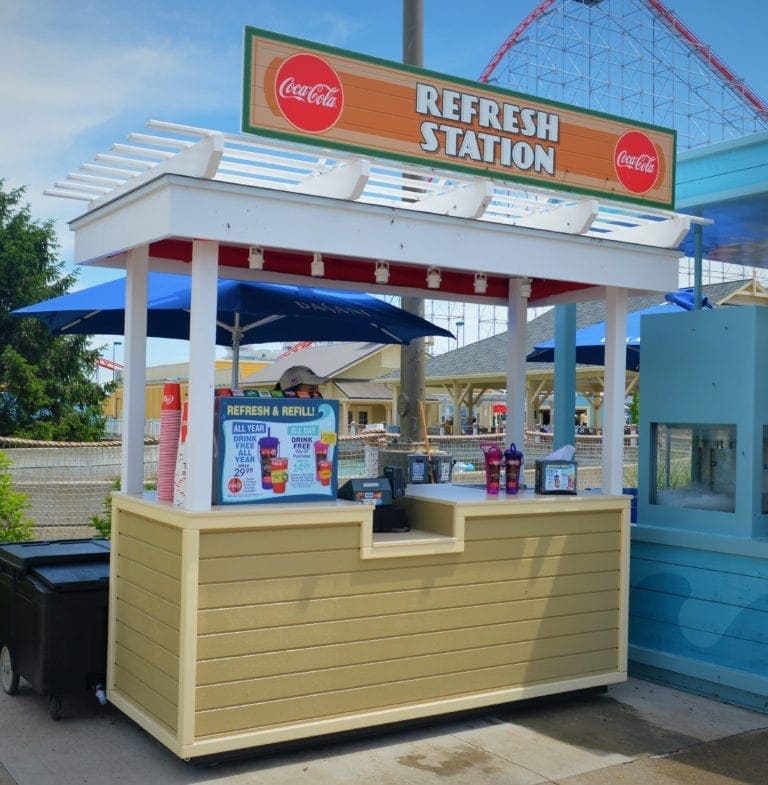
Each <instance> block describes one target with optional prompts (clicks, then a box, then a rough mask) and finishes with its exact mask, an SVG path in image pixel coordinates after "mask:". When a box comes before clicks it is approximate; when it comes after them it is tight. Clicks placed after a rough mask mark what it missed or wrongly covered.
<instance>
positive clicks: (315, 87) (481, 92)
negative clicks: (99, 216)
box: [242, 27, 675, 208]
mask: <svg viewBox="0 0 768 785" xmlns="http://www.w3.org/2000/svg"><path fill="white" fill-rule="evenodd" d="M243 82H244V90H243V119H242V130H243V131H244V132H245V133H253V134H260V135H266V136H273V137H279V138H284V139H291V140H296V141H301V142H304V143H313V142H314V143H316V144H318V145H322V146H324V147H335V148H340V149H343V150H348V151H350V152H356V153H362V154H364V155H370V156H374V157H387V158H393V159H396V160H400V161H403V162H409V163H417V164H421V165H427V166H434V167H438V168H444V169H451V170H457V171H461V172H465V173H467V174H474V175H484V176H487V177H491V178H494V179H501V180H511V181H514V182H519V183H524V184H528V185H531V186H539V187H544V188H556V189H562V190H566V191H572V192H576V193H583V194H590V195H597V196H602V197H608V198H611V199H617V200H621V201H628V202H633V203H638V204H645V205H653V206H656V207H666V208H671V207H672V206H673V203H674V171H675V132H674V131H672V130H668V129H664V128H659V127H657V126H651V125H646V124H643V123H638V122H635V121H630V120H625V119H622V118H620V117H614V116H611V115H606V114H600V113H596V112H592V111H587V110H584V109H579V108H576V107H573V106H567V105H566V104H560V103H556V102H554V101H545V100H542V99H539V98H534V97H532V96H528V95H523V94H521V93H513V92H511V91H509V90H502V89H500V88H498V87H495V86H492V85H486V84H481V83H479V82H472V81H468V80H463V79H458V78H455V77H449V76H444V75H442V74H436V73H433V72H430V71H425V70H422V69H417V68H412V67H410V66H406V65H401V64H399V63H393V62H390V61H386V60H380V59H376V58H371V57H366V56H364V55H359V54H353V53H351V52H345V51H343V50H339V49H333V48H330V47H326V46H322V45H320V44H315V43H311V42H308V41H303V40H300V39H296V38H288V37H286V36H282V35H278V34H276V33H270V32H267V31H265V30H258V29H256V28H252V27H247V28H246V29H245V73H244V80H243Z"/></svg>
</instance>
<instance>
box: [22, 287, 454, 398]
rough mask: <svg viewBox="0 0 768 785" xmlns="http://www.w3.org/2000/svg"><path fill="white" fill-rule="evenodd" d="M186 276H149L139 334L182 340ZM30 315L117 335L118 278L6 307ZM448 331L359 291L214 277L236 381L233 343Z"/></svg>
mask: <svg viewBox="0 0 768 785" xmlns="http://www.w3.org/2000/svg"><path fill="white" fill-rule="evenodd" d="M191 300H192V285H191V279H190V277H189V276H186V275H171V274H168V273H149V279H148V290H147V336H148V337H149V338H181V339H184V340H187V339H188V338H189V311H190V307H191ZM12 314H13V315H14V316H19V317H24V316H26V317H33V318H35V319H39V320H41V321H42V322H44V323H45V324H46V325H47V326H48V328H49V329H50V330H51V332H53V333H56V334H70V333H79V334H85V335H123V334H124V333H125V278H119V279H117V280H114V281H109V282H107V283H103V284H98V285H96V286H91V287H89V288H87V289H81V290H79V291H76V292H72V293H71V294H65V295H62V296H61V297H54V298H53V299H51V300H44V301H43V302H40V303H36V304H34V305H28V306H26V307H24V308H17V309H16V310H15V311H12ZM427 335H441V336H445V337H447V338H453V337H454V336H453V334H452V333H451V332H449V331H448V330H445V329H443V328H442V327H438V326H437V325H434V324H432V323H431V322H428V321H427V320H426V319H422V318H421V317H419V316H416V315H414V314H411V313H408V312H407V311H404V310H402V309H401V308H397V307H395V306H394V305H390V304H389V303H387V302H384V301H383V300H379V299H378V298H376V297H372V296H371V295H369V294H364V293H362V292H341V291H336V290H333V289H314V288H312V287H309V286H292V285H288V284H272V283H270V284H266V283H257V282H253V281H234V280H228V279H219V282H218V308H217V313H216V343H217V344H218V345H219V346H231V347H232V349H233V384H236V383H237V364H238V354H239V347H240V345H241V344H248V343H272V342H275V341H367V342H370V343H382V344H408V343H410V342H411V341H412V340H414V339H415V338H422V337H424V336H427Z"/></svg>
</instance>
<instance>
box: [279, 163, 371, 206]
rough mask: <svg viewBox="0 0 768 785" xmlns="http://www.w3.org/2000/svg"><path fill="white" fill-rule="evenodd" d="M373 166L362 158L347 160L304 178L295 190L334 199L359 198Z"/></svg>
mask: <svg viewBox="0 0 768 785" xmlns="http://www.w3.org/2000/svg"><path fill="white" fill-rule="evenodd" d="M370 173H371V166H370V164H369V163H368V161H364V160H363V159H362V158H354V159H352V160H351V161H345V162H344V163H342V164H340V165H339V166H335V167H333V169H328V170H326V171H324V172H316V173H314V174H312V175H310V176H309V177H307V178H305V179H304V180H302V181H301V182H300V183H299V184H298V185H296V186H295V187H294V189H293V190H295V191H298V192H299V193H302V194H309V195H312V196H328V197H331V198H332V199H351V200H353V201H354V200H356V199H359V198H360V196H361V194H362V193H363V189H364V188H365V185H366V183H367V182H368V177H369V176H370Z"/></svg>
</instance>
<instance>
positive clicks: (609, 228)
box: [45, 120, 695, 248]
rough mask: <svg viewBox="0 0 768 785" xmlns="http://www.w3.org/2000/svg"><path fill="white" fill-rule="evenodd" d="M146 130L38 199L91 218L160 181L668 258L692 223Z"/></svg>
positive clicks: (418, 170)
mask: <svg viewBox="0 0 768 785" xmlns="http://www.w3.org/2000/svg"><path fill="white" fill-rule="evenodd" d="M147 128H148V129H149V130H151V131H153V132H155V133H131V134H129V135H128V138H127V142H128V143H118V144H114V145H112V147H111V148H110V150H109V152H107V153H99V154H98V155H96V157H95V159H94V162H93V163H84V164H82V166H81V167H80V171H78V172H73V173H70V174H69V175H67V177H66V179H64V180H59V181H56V183H55V184H54V185H53V187H52V188H49V189H47V190H46V191H45V193H46V194H48V195H50V196H61V197H66V198H72V199H80V200H83V201H86V202H88V203H89V209H93V208H96V207H98V206H101V205H103V204H105V203H107V202H109V201H112V200H113V199H115V198H117V197H118V196H119V195H120V194H123V193H125V192H126V191H129V190H133V189H135V188H136V187H137V186H138V185H140V184H141V183H144V182H147V181H148V180H150V179H153V178H155V177H157V176H159V175H161V174H163V173H167V174H182V175H191V176H194V177H201V178H206V179H210V180H215V181H219V182H227V183H236V184H240V185H247V186H256V187H259V188H271V189H279V190H283V191H290V192H293V193H300V194H304V195H315V196H326V197H331V198H335V199H343V200H348V201H354V202H359V203H363V204H374V205H386V206H388V207H397V208H401V209H405V210H412V211H418V212H428V213H435V214H440V215H449V216H455V217H459V218H471V219H476V220H480V221H489V222H494V223H501V224H506V225H510V226H518V227H528V228H535V229H545V230H549V231H554V232H562V233H565V234H571V235H582V236H586V237H596V238H602V239H609V240H618V241H621V242H630V243H637V244H640V245H646V246H654V247H658V248H676V247H677V246H678V245H679V244H680V243H681V242H682V240H683V238H684V237H685V235H686V234H687V232H688V229H689V228H690V222H691V216H689V215H683V214H679V213H674V212H671V211H668V210H662V209H659V208H655V207H635V206H632V205H627V204H623V203H619V202H610V201H606V200H602V199H597V198H591V197H588V196H580V195H573V194H569V193H567V192H564V191H560V190H554V189H551V190H545V189H542V188H535V187H530V186H516V185H514V184H510V183H505V182H499V181H493V180H492V179H489V178H485V177H477V176H474V177H473V176H463V175H457V174H456V173H446V172H445V171H439V170H436V169H428V168H427V167H423V166H421V167H417V166H411V167H409V166H407V165H403V164H401V163H399V162H398V163H390V162H387V161H383V160H372V159H369V158H363V157H360V156H354V155H352V154H345V153H339V152H336V151H331V150H322V149H320V150H319V149H318V148H316V147H310V146H302V145H298V144H289V143H287V142H278V141H275V140H271V139H265V138H259V137H253V136H246V135H240V134H228V133H221V132H219V131H212V130H207V129H203V128H195V127H192V126H186V125H178V124H175V123H168V122H161V121H156V120H152V121H150V122H149V123H148V124H147ZM694 220H695V219H694Z"/></svg>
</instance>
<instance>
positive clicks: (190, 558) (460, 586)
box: [108, 485, 629, 758]
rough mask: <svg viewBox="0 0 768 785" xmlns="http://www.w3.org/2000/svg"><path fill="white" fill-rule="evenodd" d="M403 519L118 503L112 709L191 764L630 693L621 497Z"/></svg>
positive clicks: (449, 500) (455, 494) (344, 506)
mask: <svg viewBox="0 0 768 785" xmlns="http://www.w3.org/2000/svg"><path fill="white" fill-rule="evenodd" d="M404 504H406V505H407V507H408V511H409V518H410V520H411V523H412V526H413V529H412V531H410V532H406V533H402V534H378V533H377V534H374V533H373V532H372V508H371V507H369V506H367V505H361V504H355V503H352V502H342V501H339V502H323V503H316V504H310V503H305V504H301V503H297V504H275V505H253V506H247V507H227V508H215V509H213V510H212V511H211V512H208V513H188V512H186V511H183V510H177V509H175V508H173V507H171V506H168V505H162V504H157V503H155V502H153V501H151V500H149V499H144V498H139V497H134V496H128V495H125V494H115V496H114V500H113V524H112V531H113V534H112V568H111V589H110V591H111V596H110V633H109V654H108V695H109V698H110V700H111V701H112V702H113V703H114V704H115V705H116V706H118V707H119V708H120V709H121V710H122V711H124V712H125V713H126V714H128V715H129V716H130V717H132V718H133V719H134V720H135V721H136V722H138V723H139V725H141V726H142V727H144V728H145V729H146V730H147V731H148V732H150V733H151V734H152V735H154V736H155V737H156V738H157V739H158V740H159V741H161V742H162V743H163V744H165V745H166V746H168V747H169V748H170V749H171V750H172V751H173V752H174V753H176V754H177V755H179V756H180V757H183V758H190V757H195V756H200V755H208V754H214V753H220V752H225V751H229V750H234V749H241V748H246V747H252V746H258V745H264V744H272V743H275V742H281V741H287V740H291V739H298V738H305V737H309V736H317V735H321V734H326V733H334V732H339V731H345V730H350V729H354V728H360V727H367V726H373V725H380V724H385V723H390V722H398V721H402V720H408V719H414V718H419V717H425V716H430V715H438V714H442V713H447V712H453V711H460V710H464V709H472V708H477V707H482V706H490V705H493V704H498V703H504V702H507V701H514V700H519V699H522V698H529V697H534V696H539V695H545V694H552V693H557V692H565V691H569V690H576V689H582V688H586V687H595V686H602V685H605V684H609V683H613V682H617V681H621V680H623V679H625V678H626V635H627V583H628V574H627V570H628V566H627V565H628V542H629V538H628V530H629V497H623V496H600V495H584V496H568V497H552V496H547V497H544V496H535V495H533V494H532V493H530V492H522V493H521V494H520V495H519V496H517V497H510V498H507V497H506V496H504V495H503V494H502V495H500V496H499V497H498V498H495V499H494V498H493V497H487V496H486V495H485V493H484V492H483V491H482V490H478V489H472V488H462V487H459V486H450V485H430V486H409V487H408V493H407V497H406V499H405V500H404Z"/></svg>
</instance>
